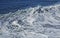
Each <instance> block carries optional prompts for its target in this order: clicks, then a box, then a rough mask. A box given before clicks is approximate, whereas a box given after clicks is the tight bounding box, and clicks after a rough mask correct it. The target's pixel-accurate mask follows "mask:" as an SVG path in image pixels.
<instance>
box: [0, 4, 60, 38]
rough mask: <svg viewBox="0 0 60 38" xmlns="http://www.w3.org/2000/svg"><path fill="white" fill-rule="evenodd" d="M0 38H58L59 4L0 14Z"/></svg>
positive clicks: (59, 23) (59, 34) (59, 24)
mask: <svg viewBox="0 0 60 38" xmlns="http://www.w3.org/2000/svg"><path fill="white" fill-rule="evenodd" d="M0 38H60V4H58V5H57V4H56V5H51V6H39V5H38V6H36V7H30V8H26V9H21V10H18V11H16V12H14V13H12V12H9V13H8V14H3V15H1V14H0Z"/></svg>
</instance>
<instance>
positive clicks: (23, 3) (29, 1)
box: [0, 0, 59, 14]
mask: <svg viewBox="0 0 60 38" xmlns="http://www.w3.org/2000/svg"><path fill="white" fill-rule="evenodd" d="M57 2H59V0H0V14H4V13H8V12H15V11H17V10H18V9H24V8H28V7H34V6H37V5H42V6H46V5H53V4H55V3H57Z"/></svg>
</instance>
